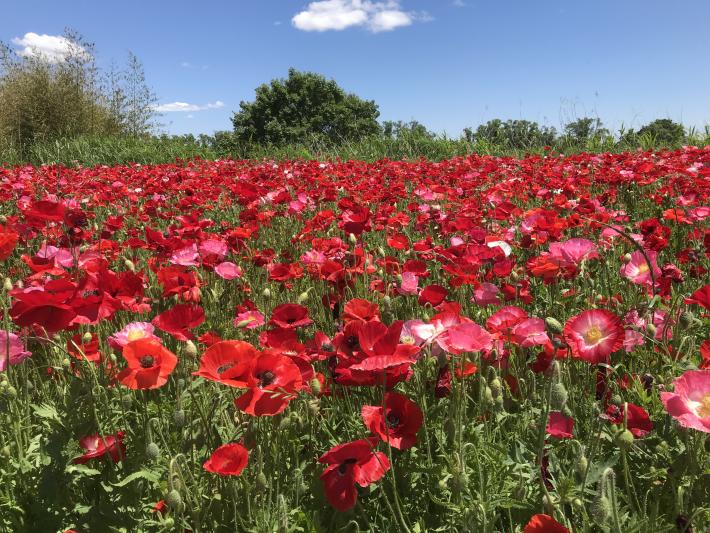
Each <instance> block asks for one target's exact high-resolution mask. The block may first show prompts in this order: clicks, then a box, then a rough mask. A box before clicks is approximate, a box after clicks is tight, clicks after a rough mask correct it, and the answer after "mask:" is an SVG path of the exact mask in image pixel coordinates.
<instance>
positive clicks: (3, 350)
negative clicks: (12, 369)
mask: <svg viewBox="0 0 710 533" xmlns="http://www.w3.org/2000/svg"><path fill="white" fill-rule="evenodd" d="M31 355H32V352H28V351H27V350H25V346H24V345H23V344H22V340H21V339H20V337H18V336H17V335H15V334H14V333H9V332H7V331H3V330H0V372H4V371H5V368H7V362H8V361H10V364H11V365H19V364H20V363H21V362H22V361H24V360H25V359H27V358H28V357H29V356H31Z"/></svg>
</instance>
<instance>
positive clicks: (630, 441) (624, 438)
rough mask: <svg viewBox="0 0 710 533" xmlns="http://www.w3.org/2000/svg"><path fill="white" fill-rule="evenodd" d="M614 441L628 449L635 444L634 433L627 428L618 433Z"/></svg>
mask: <svg viewBox="0 0 710 533" xmlns="http://www.w3.org/2000/svg"><path fill="white" fill-rule="evenodd" d="M614 441H615V442H616V445H617V446H618V447H619V448H621V449H622V450H628V449H629V448H631V447H632V446H633V445H634V435H633V434H632V433H631V432H630V431H629V430H628V429H625V430H623V431H620V432H619V433H617V434H616V437H615V438H614Z"/></svg>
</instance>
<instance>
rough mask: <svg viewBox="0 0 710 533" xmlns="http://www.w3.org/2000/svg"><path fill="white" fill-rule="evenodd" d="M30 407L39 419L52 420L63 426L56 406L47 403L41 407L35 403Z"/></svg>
mask: <svg viewBox="0 0 710 533" xmlns="http://www.w3.org/2000/svg"><path fill="white" fill-rule="evenodd" d="M30 407H32V412H33V413H34V414H35V415H36V416H38V417H39V418H43V419H45V420H51V421H52V422H56V423H57V424H60V425H63V424H62V419H61V418H60V417H59V413H58V412H57V409H56V408H55V407H54V406H52V405H49V404H46V403H43V404H40V405H37V404H34V403H33V404H30Z"/></svg>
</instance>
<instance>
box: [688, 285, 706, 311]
mask: <svg viewBox="0 0 710 533" xmlns="http://www.w3.org/2000/svg"><path fill="white" fill-rule="evenodd" d="M685 303H687V304H696V305H701V306H703V307H704V308H705V309H707V310H708V311H710V284H708V285H705V286H703V287H700V288H699V289H698V290H697V291H695V292H694V293H693V294H691V295H690V297H689V298H686V299H685Z"/></svg>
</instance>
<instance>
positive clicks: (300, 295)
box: [296, 291, 309, 305]
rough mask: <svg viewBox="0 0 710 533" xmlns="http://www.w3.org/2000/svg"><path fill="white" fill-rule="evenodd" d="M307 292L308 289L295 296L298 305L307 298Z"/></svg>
mask: <svg viewBox="0 0 710 533" xmlns="http://www.w3.org/2000/svg"><path fill="white" fill-rule="evenodd" d="M308 293H309V291H303V292H302V293H301V294H299V295H298V298H296V302H297V303H298V304H299V305H300V304H302V303H304V302H305V301H306V300H308Z"/></svg>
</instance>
